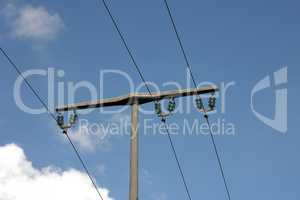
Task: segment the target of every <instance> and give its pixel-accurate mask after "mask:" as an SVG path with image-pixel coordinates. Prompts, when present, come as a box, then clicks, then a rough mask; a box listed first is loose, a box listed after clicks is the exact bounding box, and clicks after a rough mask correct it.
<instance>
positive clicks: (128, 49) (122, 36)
mask: <svg viewBox="0 0 300 200" xmlns="http://www.w3.org/2000/svg"><path fill="white" fill-rule="evenodd" d="M99 1H102V3H103V5H104V7H105V9H106V11H107V13H108V15H109V17H110V19H111V21H112V23H113V25H114V27H115V29H116V31H117V33H118V34H119V36H120V38H121V40H122V43H123V44H124V46H125V48H126V50H127V52H128V54H129V56H130V59H131V61H132V62H133V64H134V66H135V68H136V70H137V71H138V73H139V75H140V78H141V79H142V81H143V82H144V84H145V86H146V88H147V90H148V92H149V94H150V95H152V93H151V91H150V88H149V87H148V84H147V82H146V80H145V78H144V76H143V74H142V71H141V69H140V67H139V65H138V64H137V62H136V61H135V58H134V56H133V54H132V52H131V50H130V48H129V46H128V44H127V42H126V40H125V38H124V35H123V34H122V32H121V30H120V28H119V26H118V24H117V21H116V20H115V18H114V16H113V15H112V12H111V10H110V8H109V7H108V5H107V3H106V1H105V0H99ZM164 123H165V122H164ZM166 130H167V131H168V132H169V130H168V127H167V126H166ZM168 136H169V141H170V145H171V148H172V152H173V154H174V157H175V158H176V163H177V166H178V169H179V172H180V175H181V178H182V181H183V183H184V186H185V190H186V193H187V195H188V198H189V199H190V200H192V199H191V195H190V192H189V189H188V186H187V183H186V180H185V177H184V174H183V171H182V167H181V165H180V162H179V159H178V156H177V153H176V151H175V146H174V145H173V142H172V138H171V137H170V135H168Z"/></svg>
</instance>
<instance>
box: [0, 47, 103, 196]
mask: <svg viewBox="0 0 300 200" xmlns="http://www.w3.org/2000/svg"><path fill="white" fill-rule="evenodd" d="M0 51H1V53H2V54H3V55H4V57H5V58H6V59H7V61H8V62H9V63H10V65H11V66H12V67H13V68H14V69H15V71H16V72H17V73H18V75H19V76H21V77H22V79H23V80H24V82H25V84H26V85H27V86H28V88H29V89H30V90H31V91H32V92H33V94H34V96H35V97H36V98H37V99H38V100H39V102H40V103H41V104H42V105H43V107H44V108H45V109H46V110H47V111H48V114H49V115H50V116H51V117H52V119H53V120H54V121H55V122H56V117H55V115H54V114H53V113H52V112H51V111H50V109H49V108H48V106H47V104H46V103H45V102H44V101H43V99H42V98H41V97H40V96H39V94H38V92H37V91H36V90H35V89H34V88H33V86H32V85H31V84H30V82H29V81H28V80H27V79H26V78H25V77H24V75H23V74H22V72H21V70H20V69H19V67H18V66H17V65H16V64H15V62H14V61H13V60H12V59H11V57H10V56H9V55H8V54H7V53H6V51H5V50H4V49H3V48H2V47H0ZM65 135H66V137H67V139H68V141H69V142H70V144H71V146H72V148H73V150H74V152H75V154H76V156H77V158H78V159H79V161H80V163H81V165H82V167H83V168H84V170H85V172H86V174H87V175H88V177H89V179H90V181H91V183H92V184H93V187H94V188H95V190H96V192H97V194H98V195H99V197H100V199H101V200H104V199H103V197H102V195H101V193H100V191H99V190H98V187H97V185H96V183H95V182H94V180H93V178H92V176H91V174H90V172H89V170H88V168H87V166H86V164H85V163H84V161H83V159H82V157H81V156H80V154H79V151H78V150H77V148H76V147H75V145H74V143H73V142H72V140H71V138H70V137H69V135H68V133H67V132H65Z"/></svg>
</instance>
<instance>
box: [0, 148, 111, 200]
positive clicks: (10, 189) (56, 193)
mask: <svg viewBox="0 0 300 200" xmlns="http://www.w3.org/2000/svg"><path fill="white" fill-rule="evenodd" d="M98 189H99V191H100V192H101V194H102V195H103V198H104V200H114V199H113V198H111V197H109V190H108V189H106V188H98ZM41 199H43V200H53V199H55V200H65V199H72V200H83V199H84V200H98V199H99V197H98V196H97V193H96V192H95V190H94V188H93V186H92V184H91V183H90V181H89V179H88V178H87V176H86V175H85V174H84V173H82V172H80V171H78V170H75V169H70V170H67V171H62V170H60V169H54V168H53V167H45V168H43V169H36V168H34V167H33V166H32V164H31V162H30V161H29V160H28V159H27V158H26V156H25V154H24V152H23V150H22V149H21V148H20V147H19V146H17V145H15V144H9V145H5V146H1V147H0V200H41Z"/></svg>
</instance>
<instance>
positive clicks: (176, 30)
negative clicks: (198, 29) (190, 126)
mask: <svg viewBox="0 0 300 200" xmlns="http://www.w3.org/2000/svg"><path fill="white" fill-rule="evenodd" d="M164 3H165V7H166V9H167V11H168V15H169V17H170V20H171V23H172V27H173V30H174V32H175V34H176V38H177V41H178V43H179V46H180V50H181V52H182V54H183V57H184V60H185V62H186V66H187V68H188V70H189V73H190V75H191V78H192V81H193V83H194V86H195V87H196V88H197V83H196V81H195V77H194V75H193V71H192V68H191V65H190V62H189V60H188V57H187V54H186V52H185V49H184V47H183V44H182V40H181V38H180V35H179V32H178V29H177V26H176V24H175V20H174V18H173V15H172V12H171V9H170V7H169V4H168V1H167V0H164ZM199 97H200V95H199ZM200 98H201V97H200ZM204 118H205V119H206V123H207V125H208V126H209V133H210V138H211V141H212V144H213V147H214V152H215V154H216V158H217V160H218V164H219V168H220V172H221V176H222V179H223V182H224V186H225V189H226V193H227V197H228V200H231V195H230V192H229V188H228V183H227V180H226V177H225V173H224V169H223V165H222V161H221V158H220V155H219V152H218V149H217V146H216V142H215V138H214V135H213V133H212V130H211V125H210V122H209V119H208V114H207V112H206V110H205V109H204Z"/></svg>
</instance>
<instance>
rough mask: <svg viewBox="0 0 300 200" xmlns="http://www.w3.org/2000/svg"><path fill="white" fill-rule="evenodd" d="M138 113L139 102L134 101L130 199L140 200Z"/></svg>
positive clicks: (132, 107) (132, 109)
mask: <svg viewBox="0 0 300 200" xmlns="http://www.w3.org/2000/svg"><path fill="white" fill-rule="evenodd" d="M138 115H139V104H138V102H134V103H133V104H132V106H131V136H130V188H129V200H138V156H139V155H138V148H139V144H138V143H139V137H138Z"/></svg>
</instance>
